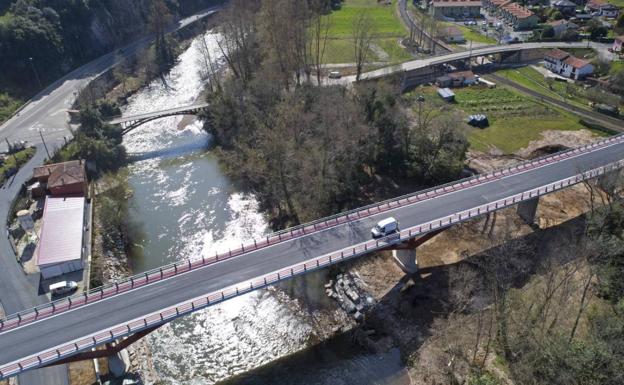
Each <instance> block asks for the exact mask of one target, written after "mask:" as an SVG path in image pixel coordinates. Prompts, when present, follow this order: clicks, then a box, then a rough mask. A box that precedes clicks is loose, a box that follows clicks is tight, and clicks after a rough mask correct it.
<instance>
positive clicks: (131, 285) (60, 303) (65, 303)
mask: <svg viewBox="0 0 624 385" xmlns="http://www.w3.org/2000/svg"><path fill="white" fill-rule="evenodd" d="M622 142H624V134H621V135H617V136H613V137H610V138H606V139H604V140H601V141H598V142H595V143H591V144H588V145H585V146H582V147H579V148H575V149H571V150H568V151H564V152H561V153H557V154H553V155H546V156H543V157H540V158H537V159H535V160H531V161H526V162H522V163H520V164H518V165H516V166H513V167H509V168H506V169H503V170H499V171H494V172H490V173H487V174H484V175H480V174H479V175H474V176H472V177H469V178H465V179H462V180H459V181H455V182H449V183H446V184H444V185H441V186H436V187H433V188H430V189H427V190H423V191H419V192H415V193H411V194H406V195H403V196H399V197H397V198H393V199H389V200H385V201H382V202H378V203H375V204H371V205H368V206H364V207H360V208H357V209H354V210H351V211H346V212H342V213H339V214H336V215H332V216H329V217H326V218H322V219H319V220H317V221H313V222H309V223H305V224H302V225H299V226H295V227H292V228H289V229H286V230H282V231H278V232H274V233H272V234H268V235H266V236H264V237H263V238H261V239H253V240H251V241H250V242H249V243H247V244H244V243H241V245H240V247H239V248H236V249H228V250H227V251H223V252H220V253H219V252H215V255H214V256H204V255H202V257H201V258H194V259H186V260H182V261H178V262H175V263H171V264H168V265H165V266H163V267H160V268H157V269H152V270H149V271H146V272H144V273H141V274H137V275H134V276H131V277H129V278H126V279H123V280H121V281H118V282H113V283H110V284H108V285H104V286H101V287H98V288H94V289H92V290H89V291H88V292H83V293H81V294H77V295H74V296H71V297H67V298H63V299H60V300H56V301H52V302H49V303H46V304H43V305H39V306H37V307H34V308H32V309H28V310H25V311H22V312H19V313H16V314H12V315H9V316H7V317H6V318H4V319H0V333H1V332H4V331H7V330H10V329H13V328H16V327H19V326H22V325H25V324H28V323H30V322H34V321H37V320H40V319H43V318H46V317H49V316H52V315H56V314H59V313H60V312H65V311H69V310H72V309H75V308H77V307H80V306H84V305H87V304H90V303H93V302H96V301H100V300H102V299H105V298H108V297H111V296H114V295H118V294H122V293H125V292H128V291H131V290H133V289H135V288H138V287H141V286H145V285H148V284H151V283H154V282H157V281H161V280H163V279H167V278H171V277H173V276H176V275H179V274H183V273H186V272H189V271H191V270H194V269H198V268H202V267H205V266H209V265H212V264H215V263H218V262H221V261H224V260H227V259H230V258H234V257H239V256H241V255H244V254H247V253H250V252H253V251H256V250H259V249H263V248H266V247H269V246H273V245H276V244H278V243H281V242H284V241H288V240H292V239H295V238H299V237H303V236H306V235H309V234H312V233H315V232H318V231H323V230H326V229H329V228H332V227H335V226H338V225H341V224H344V223H347V222H351V221H357V220H361V219H366V218H369V217H371V216H375V215H378V214H381V213H384V212H386V211H389V210H394V209H397V208H400V207H403V206H407V205H412V204H416V203H418V202H422V201H424V200H428V199H431V198H434V197H438V196H441V195H445V194H449V193H452V192H456V191H460V190H463V189H466V188H470V187H473V186H476V185H479V184H483V183H488V182H491V181H493V180H497V179H501V178H504V177H508V176H511V175H514V174H518V173H522V172H525V171H527V170H531V169H534V168H537V167H542V166H546V165H549V164H553V163H555V162H558V161H561V160H565V159H568V158H570V157H573V156H577V155H581V154H583V153H587V152H591V151H594V150H596V149H599V148H603V147H606V146H609V145H613V144H616V143H622Z"/></svg>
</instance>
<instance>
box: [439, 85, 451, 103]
mask: <svg viewBox="0 0 624 385" xmlns="http://www.w3.org/2000/svg"><path fill="white" fill-rule="evenodd" d="M438 95H440V97H441V98H442V99H444V100H445V101H447V102H452V101H454V100H455V93H454V92H453V91H451V89H450V88H440V89H438Z"/></svg>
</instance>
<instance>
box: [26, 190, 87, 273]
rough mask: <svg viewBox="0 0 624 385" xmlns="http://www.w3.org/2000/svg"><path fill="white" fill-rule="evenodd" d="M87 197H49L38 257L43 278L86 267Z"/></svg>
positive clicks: (37, 252)
mask: <svg viewBox="0 0 624 385" xmlns="http://www.w3.org/2000/svg"><path fill="white" fill-rule="evenodd" d="M84 211H85V198H84V197H71V198H54V197H47V198H46V202H45V208H44V209H43V218H42V226H41V234H40V236H39V245H38V246H37V251H36V258H37V259H36V261H37V266H39V270H40V271H41V275H42V277H43V279H48V278H52V277H57V276H60V275H63V274H66V273H71V272H73V271H78V270H82V269H83V267H84V266H83V262H82V248H83V228H84V218H85V215H84Z"/></svg>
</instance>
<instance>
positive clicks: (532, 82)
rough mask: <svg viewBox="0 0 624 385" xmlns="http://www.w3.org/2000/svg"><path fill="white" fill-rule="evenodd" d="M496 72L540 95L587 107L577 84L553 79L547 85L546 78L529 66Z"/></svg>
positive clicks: (586, 101) (582, 91)
mask: <svg viewBox="0 0 624 385" xmlns="http://www.w3.org/2000/svg"><path fill="white" fill-rule="evenodd" d="M496 74H497V75H499V76H502V77H505V78H507V79H509V80H511V81H513V82H515V83H518V84H520V85H522V86H524V87H526V88H528V89H531V90H533V91H535V92H538V93H540V94H542V95H545V96H550V97H553V98H557V99H560V100H564V101H566V102H567V103H572V104H574V105H576V106H578V107H580V108H585V109H589V107H588V105H589V100H587V99H586V98H585V97H584V96H583V95H584V90H583V88H582V87H581V86H579V85H577V84H573V83H568V82H561V81H553V82H552V83H551V84H550V85H549V84H548V82H547V81H546V79H544V75H542V74H541V73H540V72H538V71H536V70H535V69H533V68H531V67H521V68H513V69H506V70H501V71H497V72H496Z"/></svg>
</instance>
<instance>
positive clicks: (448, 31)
mask: <svg viewBox="0 0 624 385" xmlns="http://www.w3.org/2000/svg"><path fill="white" fill-rule="evenodd" d="M438 33H439V35H441V36H458V35H461V36H464V33H463V32H462V31H460V29H459V28H457V27H455V26H452V25H450V26H448V27H443V28H440V29H439V32H438Z"/></svg>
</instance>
